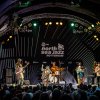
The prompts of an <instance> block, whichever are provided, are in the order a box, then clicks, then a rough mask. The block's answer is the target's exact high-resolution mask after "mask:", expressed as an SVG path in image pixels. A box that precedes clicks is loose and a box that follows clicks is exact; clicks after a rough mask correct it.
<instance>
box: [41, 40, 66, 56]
mask: <svg viewBox="0 0 100 100" xmlns="http://www.w3.org/2000/svg"><path fill="white" fill-rule="evenodd" d="M41 55H45V56H46V57H64V45H63V44H61V43H58V44H57V45H50V44H48V43H45V42H42V44H41Z"/></svg>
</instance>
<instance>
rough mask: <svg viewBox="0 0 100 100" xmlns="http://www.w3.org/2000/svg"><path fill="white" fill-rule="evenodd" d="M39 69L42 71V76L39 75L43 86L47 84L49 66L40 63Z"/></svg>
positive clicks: (49, 71)
mask: <svg viewBox="0 0 100 100" xmlns="http://www.w3.org/2000/svg"><path fill="white" fill-rule="evenodd" d="M41 71H42V76H41V79H42V83H43V85H44V86H48V84H49V75H50V73H51V70H50V67H49V66H46V68H44V65H43V64H42V67H41Z"/></svg>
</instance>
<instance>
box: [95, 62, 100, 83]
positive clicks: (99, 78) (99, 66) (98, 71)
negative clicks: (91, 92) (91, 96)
mask: <svg viewBox="0 0 100 100" xmlns="http://www.w3.org/2000/svg"><path fill="white" fill-rule="evenodd" d="M95 73H96V77H97V84H98V85H100V63H98V64H97V66H96V67H95Z"/></svg>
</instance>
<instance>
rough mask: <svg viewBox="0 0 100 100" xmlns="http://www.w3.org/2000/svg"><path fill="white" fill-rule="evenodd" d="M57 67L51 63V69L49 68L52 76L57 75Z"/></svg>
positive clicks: (54, 63)
mask: <svg viewBox="0 0 100 100" xmlns="http://www.w3.org/2000/svg"><path fill="white" fill-rule="evenodd" d="M58 69H59V68H58V66H56V62H53V63H52V67H51V70H52V72H53V74H57V73H56V71H58Z"/></svg>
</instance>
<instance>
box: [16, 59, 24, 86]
mask: <svg viewBox="0 0 100 100" xmlns="http://www.w3.org/2000/svg"><path fill="white" fill-rule="evenodd" d="M24 72H25V71H24V69H23V62H22V59H20V58H19V59H18V60H17V63H16V66H15V73H16V81H17V84H18V85H23V83H24Z"/></svg>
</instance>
